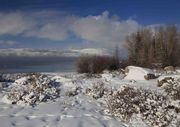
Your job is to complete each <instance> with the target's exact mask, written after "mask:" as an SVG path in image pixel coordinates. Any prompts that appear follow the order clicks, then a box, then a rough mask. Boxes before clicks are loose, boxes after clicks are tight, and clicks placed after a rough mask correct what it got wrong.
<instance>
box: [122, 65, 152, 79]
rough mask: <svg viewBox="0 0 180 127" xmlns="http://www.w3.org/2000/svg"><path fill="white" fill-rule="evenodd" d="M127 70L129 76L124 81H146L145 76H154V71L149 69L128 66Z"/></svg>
mask: <svg viewBox="0 0 180 127" xmlns="http://www.w3.org/2000/svg"><path fill="white" fill-rule="evenodd" d="M126 69H127V70H128V72H127V74H126V75H127V76H126V77H125V78H124V79H130V80H132V79H133V80H146V79H145V76H147V75H148V74H152V75H154V73H153V71H152V70H151V69H147V68H142V67H135V66H128V67H127V68H126Z"/></svg>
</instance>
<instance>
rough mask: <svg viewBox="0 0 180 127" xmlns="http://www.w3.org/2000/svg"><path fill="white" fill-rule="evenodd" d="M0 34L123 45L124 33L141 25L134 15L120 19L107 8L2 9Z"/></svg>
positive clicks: (101, 45) (112, 45)
mask: <svg viewBox="0 0 180 127" xmlns="http://www.w3.org/2000/svg"><path fill="white" fill-rule="evenodd" d="M0 19H1V20H0V28H1V29H0V35H1V36H2V35H13V36H17V35H21V36H23V37H35V38H44V39H49V40H55V41H63V42H65V41H66V40H68V39H69V38H70V37H71V36H72V35H73V36H74V37H75V38H78V39H79V40H80V41H81V42H79V43H78V44H79V45H82V43H84V42H88V43H86V45H87V47H88V46H91V47H96V46H99V47H106V48H108V47H111V48H112V47H114V46H115V45H119V46H122V44H123V43H124V40H125V37H126V36H127V35H128V34H129V33H131V32H134V31H136V30H137V29H138V28H139V27H140V25H139V24H138V22H137V21H135V20H133V19H127V20H120V18H119V17H118V16H109V13H108V11H105V12H103V13H102V14H100V15H96V16H91V15H89V16H86V17H81V16H74V15H66V14H63V13H61V12H56V11H42V12H20V11H17V12H8V13H7V12H1V13H0Z"/></svg>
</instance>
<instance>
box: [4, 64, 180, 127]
mask: <svg viewBox="0 0 180 127" xmlns="http://www.w3.org/2000/svg"><path fill="white" fill-rule="evenodd" d="M130 69H137V68H133V67H130ZM139 70H140V71H139ZM132 72H133V73H134V72H135V74H136V75H134V77H133V75H132ZM148 72H151V73H152V71H151V70H147V69H144V70H143V69H142V68H141V69H139V68H138V69H137V70H129V75H128V74H127V75H124V74H122V73H121V72H108V71H105V72H104V73H103V74H99V75H93V76H88V75H86V74H77V73H75V72H74V73H44V74H42V75H46V76H47V77H46V76H45V77H44V76H43V78H41V77H40V78H41V79H42V80H39V81H38V82H37V81H36V84H38V85H37V86H34V87H35V88H38V89H39V88H41V87H42V89H43V91H41V94H39V93H38V94H36V89H35V88H34V89H31V88H30V87H29V85H31V84H32V81H31V80H33V79H34V78H33V79H31V78H28V76H25V77H22V78H21V77H20V76H18V78H20V79H16V80H15V82H9V83H7V82H3V83H2V82H1V83H0V126H2V127H72V126H73V127H92V126H95V127H148V126H147V125H146V123H145V122H143V121H142V119H140V117H138V115H134V116H133V117H132V119H131V120H130V121H129V122H127V121H123V120H121V119H119V118H117V117H115V116H113V114H111V113H110V112H109V111H108V108H107V100H106V95H105V91H106V92H107V93H108V92H109V91H116V90H118V89H119V88H121V87H122V86H124V85H125V86H130V87H135V88H142V89H145V90H151V91H154V92H158V93H162V94H164V91H163V89H162V88H161V87H158V85H157V81H158V79H151V80H141V79H140V80H139V79H138V75H140V76H142V75H143V74H147V73H148ZM164 75H166V74H164ZM176 75H180V74H176ZM127 77H128V78H127ZM130 77H131V78H132V77H133V79H130ZM136 77H137V78H136ZM164 77H165V76H164ZM13 78H14V77H13ZM38 78H39V77H38ZM49 79H50V80H51V81H53V82H54V83H56V85H55V86H53V85H50V86H49V85H47V87H43V86H41V84H43V83H44V84H46V83H47V82H48V83H49ZM159 79H163V77H161V78H159ZM27 82H29V84H28V83H27ZM27 84H28V85H27ZM21 86H22V87H23V89H22V90H21V92H22V91H23V90H24V91H25V92H24V93H23V95H22V96H23V97H21V98H20V99H19V100H16V104H15V103H14V104H9V102H11V103H12V100H10V99H8V97H7V95H9V96H12V95H14V91H15V95H20V93H19V92H18V91H16V90H17V89H18V90H19V87H21ZM47 88H48V89H47ZM49 88H50V89H49ZM54 88H55V89H57V88H58V89H59V90H60V92H59V95H57V93H56V92H55V93H54V91H51V90H53V89H54ZM13 89H14V90H13ZM102 90H103V93H102ZM104 90H105V91H104ZM47 91H48V92H47ZM12 93H13V94H12ZM32 93H33V96H30V94H31V95H32ZM47 95H48V96H47ZM51 95H53V98H51ZM42 96H43V97H46V96H47V97H48V98H49V99H47V100H46V99H39V98H40V97H42ZM54 96H55V97H54ZM34 97H36V98H35V99H36V101H35V102H34V101H33V103H32V101H27V100H28V99H33V98H34ZM30 102H31V103H30ZM125 110H129V109H125ZM177 116H178V117H177V118H176V119H179V118H180V117H179V114H177ZM171 125H172V124H171ZM171 125H170V126H171ZM176 125H177V126H176ZM179 125H180V124H179V123H175V124H173V127H179Z"/></svg>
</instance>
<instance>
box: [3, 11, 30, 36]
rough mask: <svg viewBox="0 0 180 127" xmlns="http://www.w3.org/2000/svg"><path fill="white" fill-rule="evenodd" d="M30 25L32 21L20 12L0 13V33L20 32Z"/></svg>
mask: <svg viewBox="0 0 180 127" xmlns="http://www.w3.org/2000/svg"><path fill="white" fill-rule="evenodd" d="M32 26H33V24H32V22H31V21H30V20H29V19H28V18H27V17H26V16H25V15H24V14H23V13H21V12H11V13H0V35H2V34H11V35H17V34H21V33H23V32H24V31H26V30H28V29H30V28H32Z"/></svg>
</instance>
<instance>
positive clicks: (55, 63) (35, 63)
mask: <svg viewBox="0 0 180 127" xmlns="http://www.w3.org/2000/svg"><path fill="white" fill-rule="evenodd" d="M75 60H76V58H73V57H0V72H1V73H21V72H22V73H23V72H25V73H26V72H72V71H75Z"/></svg>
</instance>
